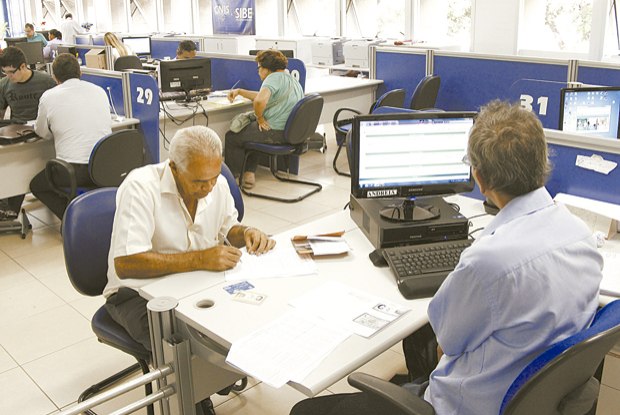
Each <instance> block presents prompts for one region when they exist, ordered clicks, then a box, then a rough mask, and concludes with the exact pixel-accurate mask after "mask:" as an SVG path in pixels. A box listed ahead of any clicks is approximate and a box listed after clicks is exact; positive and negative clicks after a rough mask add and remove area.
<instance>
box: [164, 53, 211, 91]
mask: <svg viewBox="0 0 620 415" xmlns="http://www.w3.org/2000/svg"><path fill="white" fill-rule="evenodd" d="M159 84H160V90H161V92H174V91H183V92H185V93H186V94H189V91H192V90H196V89H206V88H211V59H209V58H202V57H201V58H193V59H181V60H169V61H161V62H160V63H159Z"/></svg>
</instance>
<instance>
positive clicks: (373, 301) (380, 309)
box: [290, 281, 407, 337]
mask: <svg viewBox="0 0 620 415" xmlns="http://www.w3.org/2000/svg"><path fill="white" fill-rule="evenodd" d="M290 304H291V305H292V306H293V307H295V308H297V309H298V310H301V311H303V312H305V313H308V314H312V315H315V316H317V317H320V318H322V319H324V320H326V321H330V322H333V323H336V324H338V325H340V326H342V327H343V328H345V329H347V330H350V331H352V332H353V333H355V334H358V335H360V336H362V337H370V336H372V335H373V334H375V333H376V332H378V331H379V330H381V329H382V328H383V327H385V326H387V325H388V324H390V323H391V322H392V321H394V320H396V319H397V318H399V317H400V316H401V315H403V314H404V313H406V312H407V309H406V308H405V307H404V306H401V305H399V304H394V303H390V302H388V301H385V300H384V299H382V298H380V297H376V296H373V295H369V294H366V293H364V292H361V291H358V290H355V289H353V288H351V287H348V286H346V285H344V284H341V283H339V282H333V281H332V282H328V283H326V284H323V285H321V286H320V287H318V288H315V289H314V290H312V291H310V292H308V293H306V294H304V295H302V296H301V297H298V298H295V299H293V300H291V301H290Z"/></svg>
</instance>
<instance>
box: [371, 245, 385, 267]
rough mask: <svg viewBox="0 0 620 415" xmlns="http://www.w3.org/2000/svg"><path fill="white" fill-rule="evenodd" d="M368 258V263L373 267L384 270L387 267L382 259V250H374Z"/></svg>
mask: <svg viewBox="0 0 620 415" xmlns="http://www.w3.org/2000/svg"><path fill="white" fill-rule="evenodd" d="M368 258H370V261H371V262H372V264H373V265H374V266H375V267H379V268H385V267H387V266H388V263H387V261H386V260H385V258H384V257H383V250H382V249H375V250H374V251H372V252H371V253H370V254H368Z"/></svg>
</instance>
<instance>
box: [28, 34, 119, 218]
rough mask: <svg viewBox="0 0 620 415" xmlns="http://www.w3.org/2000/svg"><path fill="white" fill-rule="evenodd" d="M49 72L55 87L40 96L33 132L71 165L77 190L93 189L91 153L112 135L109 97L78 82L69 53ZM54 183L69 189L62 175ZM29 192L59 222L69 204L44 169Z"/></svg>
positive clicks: (56, 61) (58, 58)
mask: <svg viewBox="0 0 620 415" xmlns="http://www.w3.org/2000/svg"><path fill="white" fill-rule="evenodd" d="M50 33H51V32H50ZM52 71H53V73H54V78H55V79H56V82H57V83H58V86H56V87H55V88H52V89H50V90H48V91H45V92H44V93H43V95H42V96H41V99H40V101H39V113H38V115H37V120H36V123H35V131H36V133H37V135H39V136H40V137H43V138H46V139H52V138H53V139H54V147H55V148H56V158H59V159H61V160H64V161H66V162H68V163H71V165H73V168H74V169H75V174H76V178H77V185H78V186H84V187H92V186H94V183H93V182H92V180H91V179H90V174H89V173H88V160H89V158H90V153H91V152H92V150H93V147H95V144H97V142H98V141H99V140H100V139H101V138H103V137H104V136H106V135H108V134H110V133H111V132H112V131H111V129H110V122H111V121H110V104H109V101H108V96H107V94H106V92H105V91H104V90H103V89H102V88H101V87H99V86H97V85H95V84H92V83H90V82H87V81H82V80H81V79H80V76H81V75H82V73H81V72H80V64H79V63H78V61H77V58H76V57H75V56H73V55H71V54H69V53H61V54H60V55H58V56H57V57H56V59H54V63H53V64H52ZM53 180H54V182H55V183H57V184H58V185H60V186H63V185H69V183H68V178H67V177H66V176H65V175H61V177H54V178H53ZM30 190H31V191H32V194H33V195H34V196H36V197H37V199H39V200H40V201H41V202H42V203H43V204H44V205H45V206H47V207H48V208H49V209H50V210H51V211H52V212H53V213H54V215H56V216H57V217H58V218H60V219H62V217H63V215H64V213H65V210H66V208H67V205H68V201H67V199H66V198H65V197H63V196H60V195H58V194H57V193H56V192H54V190H53V187H52V185H51V183H50V182H49V181H48V179H47V177H46V174H45V169H44V170H42V171H41V172H39V173H38V174H37V175H36V176H35V177H34V178H33V179H32V181H31V182H30Z"/></svg>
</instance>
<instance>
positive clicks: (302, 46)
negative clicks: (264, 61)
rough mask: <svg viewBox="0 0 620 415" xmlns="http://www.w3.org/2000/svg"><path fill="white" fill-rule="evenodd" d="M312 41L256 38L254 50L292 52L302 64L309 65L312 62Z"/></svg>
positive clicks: (297, 38) (305, 39) (299, 38)
mask: <svg viewBox="0 0 620 415" xmlns="http://www.w3.org/2000/svg"><path fill="white" fill-rule="evenodd" d="M312 41H313V39H312V38H311V37H290V38H285V37H272V38H266V37H257V38H256V46H255V47H254V48H255V49H257V50H264V49H278V50H280V51H282V50H292V51H294V53H295V57H296V58H297V59H300V60H302V61H303V62H304V63H310V62H312V49H311V44H312Z"/></svg>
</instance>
